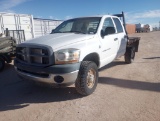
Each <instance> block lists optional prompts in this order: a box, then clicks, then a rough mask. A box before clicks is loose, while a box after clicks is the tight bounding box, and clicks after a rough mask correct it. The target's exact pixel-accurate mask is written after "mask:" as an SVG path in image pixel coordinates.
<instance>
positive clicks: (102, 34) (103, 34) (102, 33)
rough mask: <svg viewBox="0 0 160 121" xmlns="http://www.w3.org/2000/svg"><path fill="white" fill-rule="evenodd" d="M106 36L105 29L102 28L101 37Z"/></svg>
mask: <svg viewBox="0 0 160 121" xmlns="http://www.w3.org/2000/svg"><path fill="white" fill-rule="evenodd" d="M104 36H105V33H104V31H103V29H102V30H101V37H102V38H103V37H104Z"/></svg>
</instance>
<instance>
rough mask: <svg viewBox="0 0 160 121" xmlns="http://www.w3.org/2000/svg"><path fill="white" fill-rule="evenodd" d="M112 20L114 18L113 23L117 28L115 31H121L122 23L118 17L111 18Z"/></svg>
mask: <svg viewBox="0 0 160 121" xmlns="http://www.w3.org/2000/svg"><path fill="white" fill-rule="evenodd" d="M113 20H114V23H115V25H116V28H117V33H122V32H123V27H122V24H121V22H120V21H119V19H118V18H113Z"/></svg>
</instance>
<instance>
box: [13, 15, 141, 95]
mask: <svg viewBox="0 0 160 121" xmlns="http://www.w3.org/2000/svg"><path fill="white" fill-rule="evenodd" d="M120 18H122V19H123V24H122V21H121V20H120ZM139 40H140V38H139V37H131V38H130V37H128V35H127V33H126V29H125V19H124V14H123V13H122V14H116V15H113V16H111V15H104V16H92V17H80V18H74V19H70V20H67V21H64V22H63V23H62V24H60V25H59V26H58V27H57V28H56V29H55V30H54V31H52V33H51V34H50V35H47V36H43V37H40V38H35V39H33V40H30V41H26V42H24V43H22V44H19V45H18V46H17V51H16V58H15V61H14V66H15V69H16V71H17V73H18V75H19V76H20V77H22V78H23V79H28V80H34V81H38V82H44V83H49V84H51V85H56V86H68V85H71V84H75V87H76V90H77V92H78V93H80V94H82V95H90V94H91V93H93V92H94V90H95V89H96V86H97V83H98V68H101V67H104V66H105V65H107V64H109V63H111V62H112V61H113V60H114V59H116V58H118V57H121V56H124V59H125V62H126V63H127V64H129V63H132V62H133V60H134V58H135V52H138V45H139Z"/></svg>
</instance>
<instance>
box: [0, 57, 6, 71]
mask: <svg viewBox="0 0 160 121" xmlns="http://www.w3.org/2000/svg"><path fill="white" fill-rule="evenodd" d="M4 66H5V61H4V60H3V59H2V58H0V72H1V71H2V70H3V69H4Z"/></svg>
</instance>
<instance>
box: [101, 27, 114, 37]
mask: <svg viewBox="0 0 160 121" xmlns="http://www.w3.org/2000/svg"><path fill="white" fill-rule="evenodd" d="M114 33H116V31H115V28H114V27H106V29H105V32H104V34H105V35H109V34H114Z"/></svg>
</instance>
